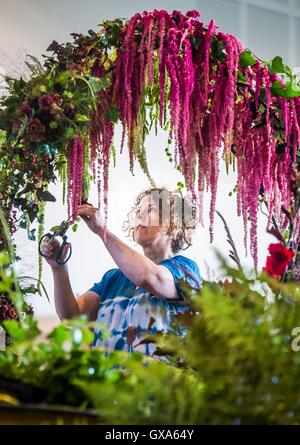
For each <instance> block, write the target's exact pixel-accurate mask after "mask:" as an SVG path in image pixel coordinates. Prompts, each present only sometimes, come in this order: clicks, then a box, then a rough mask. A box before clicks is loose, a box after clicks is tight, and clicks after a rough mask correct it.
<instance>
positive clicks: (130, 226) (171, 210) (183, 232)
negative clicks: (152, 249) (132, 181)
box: [122, 187, 198, 255]
mask: <svg viewBox="0 0 300 445" xmlns="http://www.w3.org/2000/svg"><path fill="white" fill-rule="evenodd" d="M150 194H151V196H153V200H154V202H155V203H156V204H157V206H158V207H159V221H160V224H161V223H162V221H163V220H164V221H165V220H166V219H167V218H168V220H169V224H168V229H167V234H168V235H172V240H171V250H172V253H173V254H174V255H175V254H176V253H177V252H179V251H180V250H186V249H187V248H188V247H190V246H191V245H192V236H193V232H194V231H195V229H196V227H197V225H198V220H197V216H198V206H197V202H196V200H195V199H194V198H193V197H192V196H190V195H186V196H183V195H182V192H181V191H180V190H175V191H170V190H168V189H167V188H165V187H151V188H149V189H147V190H144V191H143V192H141V193H139V194H138V195H137V197H136V198H135V201H134V204H133V206H132V207H131V209H130V211H129V212H128V214H127V218H126V220H125V221H124V222H123V227H122V230H123V231H124V232H125V235H126V236H127V237H129V238H131V239H132V240H133V241H135V238H134V214H135V210H136V208H137V206H138V205H139V203H140V202H141V200H142V199H143V198H144V197H145V196H148V195H150ZM161 195H165V196H166V197H167V199H164V197H162V196H161ZM163 204H164V208H163ZM163 210H164V211H163ZM163 214H164V215H163Z"/></svg>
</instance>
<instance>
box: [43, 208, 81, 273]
mask: <svg viewBox="0 0 300 445" xmlns="http://www.w3.org/2000/svg"><path fill="white" fill-rule="evenodd" d="M72 217H73V215H71V216H70V218H68V219H67V220H66V221H63V222H62V223H61V224H60V225H59V226H55V227H53V228H52V229H51V230H52V232H53V233H51V232H48V233H45V235H43V236H42V238H41V239H40V242H39V254H40V255H42V256H43V257H47V255H45V254H44V253H43V252H42V250H41V247H42V244H43V240H44V239H45V238H46V237H48V238H49V241H48V243H53V241H54V240H55V238H56V237H57V236H60V237H62V239H63V242H62V244H61V246H60V248H59V250H58V252H57V255H56V259H55V260H56V262H57V264H65V263H66V262H67V261H68V260H69V259H70V257H71V255H72V245H71V243H68V241H67V239H68V237H67V235H66V232H67V230H68V228H69V227H70V225H71V224H73V221H72ZM65 246H69V247H68V249H69V255H68V256H67V258H66V259H65V261H63V260H62V254H63V251H64V247H65Z"/></svg>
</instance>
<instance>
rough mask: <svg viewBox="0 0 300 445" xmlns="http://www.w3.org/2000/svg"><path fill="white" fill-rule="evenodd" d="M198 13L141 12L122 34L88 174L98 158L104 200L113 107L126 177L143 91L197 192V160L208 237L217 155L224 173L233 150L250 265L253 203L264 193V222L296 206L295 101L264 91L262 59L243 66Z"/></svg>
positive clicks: (234, 44) (233, 42) (267, 78)
mask: <svg viewBox="0 0 300 445" xmlns="http://www.w3.org/2000/svg"><path fill="white" fill-rule="evenodd" d="M198 17H199V13H198V12H197V11H190V12H188V13H187V14H186V15H184V14H182V13H181V12H180V11H173V13H172V14H169V13H168V12H167V11H160V10H154V11H152V12H146V11H145V12H143V13H141V14H136V15H134V16H133V17H132V18H131V19H130V20H129V22H128V23H127V24H126V25H125V26H124V27H123V28H122V30H121V31H120V36H119V45H118V48H117V52H116V60H115V68H114V70H113V72H112V78H111V86H110V88H109V90H107V91H103V90H102V91H101V92H100V93H99V107H98V112H97V114H96V115H95V119H94V120H93V126H92V129H91V138H90V140H91V158H92V163H93V169H94V170H93V171H95V169H96V167H95V163H96V158H98V161H97V162H98V175H99V176H98V189H99V193H100V189H101V186H100V175H101V173H100V170H101V169H102V170H103V172H104V185H103V188H104V192H105V197H106V195H107V187H108V176H107V174H108V167H109V158H110V147H111V144H112V138H113V122H112V121H111V120H110V119H109V118H107V112H108V111H109V110H110V109H111V108H113V107H116V108H117V110H118V118H119V119H120V121H121V124H122V127H123V132H122V142H121V151H122V147H123V142H124V138H125V136H127V142H128V148H129V158H130V171H131V172H132V173H133V168H134V159H135V147H136V141H137V140H138V139H136V137H137V134H139V135H140V133H139V130H140V128H139V126H140V125H141V115H142V114H141V106H142V104H143V105H144V103H145V102H147V101H148V99H149V97H148V98H147V97H146V98H145V95H147V94H148V93H150V96H151V100H152V103H151V106H152V107H153V108H155V107H156V108H155V109H156V111H155V115H156V121H158V123H159V124H160V125H161V126H164V125H165V120H166V116H167V115H169V138H170V139H172V140H174V144H175V164H176V166H177V167H178V166H179V168H180V171H181V172H182V174H183V175H184V177H185V180H186V184H187V187H188V189H189V190H190V191H192V193H193V195H194V196H196V191H195V185H194V181H195V175H194V173H195V165H196V161H197V160H198V184H197V186H198V192H199V200H200V207H201V211H200V212H199V214H200V215H203V208H202V206H203V202H202V199H203V192H204V190H205V189H206V190H207V191H208V190H210V191H211V203H210V236H211V241H212V240H213V222H214V211H215V203H216V197H217V184H218V176H219V161H220V155H221V153H222V154H223V157H224V159H225V161H226V166H227V167H228V164H229V159H230V157H231V155H232V153H234V155H235V156H236V160H237V162H236V163H237V176H238V184H237V210H238V214H239V215H242V217H243V220H244V228H245V237H244V241H245V247H246V248H247V224H248V223H247V221H248V218H249V219H250V238H251V245H250V251H251V254H252V256H253V258H254V264H255V267H256V266H257V208H258V200H259V198H260V197H261V196H264V197H265V199H266V202H267V205H268V208H269V221H268V226H269V224H270V221H271V218H272V216H276V217H278V218H279V220H280V221H281V223H282V224H283V225H284V224H286V217H285V216H284V215H283V214H282V211H281V209H282V206H283V207H284V208H286V209H287V208H289V207H290V206H291V205H293V196H292V193H291V191H290V187H289V182H290V175H291V163H292V162H293V161H295V159H296V150H297V149H298V147H299V144H300V132H299V116H300V99H299V98H293V99H286V98H285V97H278V96H274V95H273V94H272V91H271V87H272V82H273V81H275V80H276V81H278V80H279V77H278V76H277V74H274V73H272V74H271V72H270V71H269V69H268V68H267V67H266V66H265V65H264V64H263V63H261V62H259V61H256V62H255V63H254V64H251V65H249V66H247V67H246V68H244V67H241V66H240V56H241V53H242V52H243V47H242V45H241V43H240V42H239V41H238V39H236V38H235V37H234V36H232V35H230V34H227V33H223V32H218V33H216V29H215V28H216V27H215V24H214V21H211V22H210V24H209V26H208V27H207V28H206V27H205V26H204V25H203V24H202V23H201V22H200V21H199V20H198ZM239 76H240V77H242V78H244V80H242V81H241V80H240V78H239ZM149 100H150V99H149ZM157 110H158V112H157ZM143 116H145V115H143ZM143 119H146V117H144V118H143ZM274 122H277V127H278V122H281V123H283V126H284V128H283V129H281V131H280V132H279V130H278V128H277V127H275V126H274ZM282 134H284V140H282ZM221 150H222V152H221ZM197 158H198V159H197ZM106 203H107V200H106ZM201 218H202V216H201Z"/></svg>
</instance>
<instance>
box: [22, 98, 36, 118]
mask: <svg viewBox="0 0 300 445" xmlns="http://www.w3.org/2000/svg"><path fill="white" fill-rule="evenodd" d="M19 111H20V112H21V113H22V114H25V115H26V116H27V117H31V116H32V112H33V110H32V108H31V107H30V106H29V105H28V103H27V102H22V103H21V105H20V107H19Z"/></svg>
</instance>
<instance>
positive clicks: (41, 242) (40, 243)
mask: <svg viewBox="0 0 300 445" xmlns="http://www.w3.org/2000/svg"><path fill="white" fill-rule="evenodd" d="M46 236H47V237H48V238H51V237H52V236H53V234H52V233H50V232H49V233H45V235H43V236H42V238H41V239H40V242H39V254H40V255H42V256H43V257H47V255H45V254H44V253H43V252H42V249H41V246H42V244H43V240H44V238H46Z"/></svg>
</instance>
